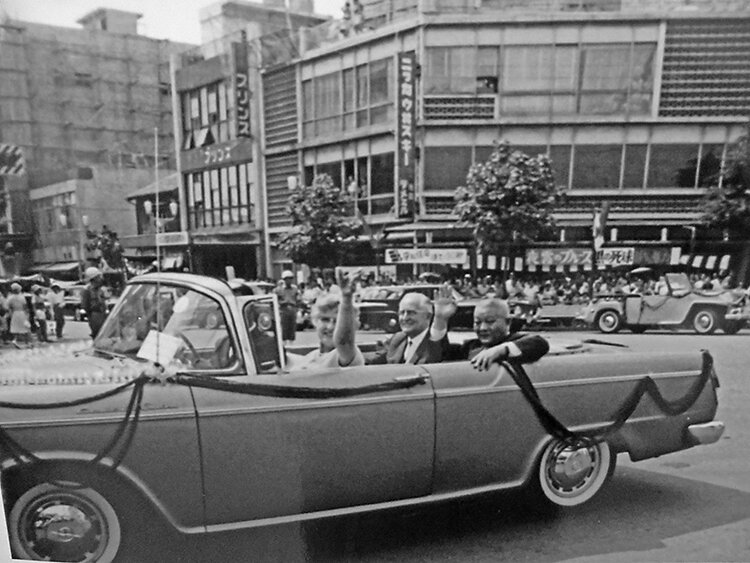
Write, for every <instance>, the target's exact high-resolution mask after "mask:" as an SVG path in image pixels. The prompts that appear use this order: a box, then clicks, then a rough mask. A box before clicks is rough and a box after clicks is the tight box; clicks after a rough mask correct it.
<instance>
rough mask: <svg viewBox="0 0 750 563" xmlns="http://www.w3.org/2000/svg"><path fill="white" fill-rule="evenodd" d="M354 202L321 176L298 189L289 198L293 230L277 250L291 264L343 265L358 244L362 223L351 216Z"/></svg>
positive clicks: (328, 178) (326, 266)
mask: <svg viewBox="0 0 750 563" xmlns="http://www.w3.org/2000/svg"><path fill="white" fill-rule="evenodd" d="M352 206H353V200H352V198H351V196H350V195H349V194H348V193H347V192H346V191H345V190H343V189H341V188H340V187H338V186H335V185H334V184H333V181H332V180H331V178H330V176H328V175H327V174H322V175H320V176H316V177H315V178H314V179H313V183H312V185H311V186H298V187H297V188H295V189H294V191H293V192H292V195H291V196H290V197H289V206H288V211H289V214H290V216H291V218H292V228H291V230H290V231H289V232H287V233H285V234H284V235H283V236H282V237H281V239H280V241H279V247H280V248H281V250H283V251H284V252H285V253H286V254H287V256H289V257H290V258H291V259H292V260H293V261H294V262H297V263H304V264H308V265H309V266H311V267H318V268H333V267H336V266H340V265H341V264H343V263H345V262H346V258H347V256H348V254H349V253H350V252H351V250H352V249H353V247H354V245H355V244H356V241H357V235H359V232H360V230H361V223H360V221H359V220H358V219H356V218H355V217H354V216H353V215H352V211H351V209H352Z"/></svg>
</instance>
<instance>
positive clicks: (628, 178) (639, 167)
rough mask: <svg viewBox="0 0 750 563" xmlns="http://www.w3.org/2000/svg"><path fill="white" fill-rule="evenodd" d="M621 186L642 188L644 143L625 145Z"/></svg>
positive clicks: (644, 164)
mask: <svg viewBox="0 0 750 563" xmlns="http://www.w3.org/2000/svg"><path fill="white" fill-rule="evenodd" d="M624 163H625V166H624V168H623V171H622V187H623V188H642V187H643V177H644V173H645V170H646V145H625V160H624Z"/></svg>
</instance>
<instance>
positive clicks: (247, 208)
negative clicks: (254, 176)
mask: <svg viewBox="0 0 750 563" xmlns="http://www.w3.org/2000/svg"><path fill="white" fill-rule="evenodd" d="M248 166H249V165H247V164H239V165H235V166H227V167H224V168H219V169H214V170H202V171H200V172H193V173H190V174H186V175H185V186H186V188H187V196H188V197H187V203H188V216H189V221H190V226H191V227H192V228H197V229H200V228H202V227H218V226H228V225H237V224H245V223H251V222H252V220H253V215H252V207H253V202H252V197H251V189H252V184H251V183H250V181H249V175H248Z"/></svg>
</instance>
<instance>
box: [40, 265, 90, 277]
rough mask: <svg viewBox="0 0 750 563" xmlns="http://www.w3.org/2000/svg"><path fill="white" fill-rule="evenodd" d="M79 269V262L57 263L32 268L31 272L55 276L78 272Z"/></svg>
mask: <svg viewBox="0 0 750 563" xmlns="http://www.w3.org/2000/svg"><path fill="white" fill-rule="evenodd" d="M78 268H79V265H78V262H56V263H54V264H39V265H37V266H34V267H33V268H31V271H32V272H38V273H40V274H47V275H49V276H53V275H54V274H58V275H59V274H68V273H73V272H77V271H78Z"/></svg>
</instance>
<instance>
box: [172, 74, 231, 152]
mask: <svg viewBox="0 0 750 563" xmlns="http://www.w3.org/2000/svg"><path fill="white" fill-rule="evenodd" d="M180 100H181V103H182V150H189V149H193V148H197V147H205V146H209V145H213V144H214V143H219V142H222V141H227V140H229V139H230V138H233V136H232V134H231V133H230V117H231V108H233V107H234V102H233V100H232V99H231V90H230V88H228V87H227V85H226V83H224V82H215V83H213V84H209V85H207V86H201V87H200V88H196V89H194V90H190V91H187V92H183V93H182V94H181V96H180Z"/></svg>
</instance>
